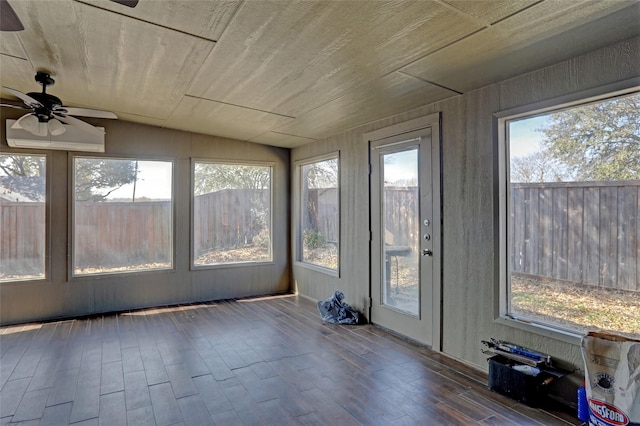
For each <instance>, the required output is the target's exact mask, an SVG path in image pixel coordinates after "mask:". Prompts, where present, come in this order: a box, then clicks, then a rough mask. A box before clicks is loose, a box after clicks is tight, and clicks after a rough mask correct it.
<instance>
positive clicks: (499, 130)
mask: <svg viewBox="0 0 640 426" xmlns="http://www.w3.org/2000/svg"><path fill="white" fill-rule="evenodd" d="M638 91H640V79H639V78H632V79H628V80H623V81H620V82H616V83H612V84H607V85H604V86H601V87H597V88H593V89H589V90H584V91H580V92H576V93H572V94H568V95H565V96H560V97H556V98H551V99H548V100H544V101H540V102H536V103H532V104H529V105H524V106H520V107H516V108H511V109H508V110H504V111H500V112H497V113H494V114H493V128H494V140H495V143H494V158H496V159H497V162H496V166H495V167H494V193H496V194H498V197H494V212H495V215H494V217H495V224H496V227H495V230H496V233H495V239H494V241H495V253H496V254H497V257H498V258H497V259H496V262H495V263H494V265H495V277H496V283H497V284H496V286H495V292H494V295H495V298H494V301H495V303H494V322H496V323H498V324H502V325H506V326H508V327H513V328H516V329H520V330H523V331H528V332H531V333H534V334H538V335H542V336H545V337H550V338H553V339H555V340H559V341H562V342H567V343H571V344H576V345H577V344H580V341H581V338H582V336H583V335H584V333H583V332H580V331H578V330H572V329H568V328H563V327H562V326H560V325H557V324H556V325H554V324H552V323H542V322H534V321H531V320H528V319H526V318H518V317H516V316H511V315H510V314H509V309H510V301H511V286H510V276H511V266H510V261H509V258H510V250H511V248H510V247H509V234H508V230H509V224H510V221H511V220H510V215H509V205H510V201H511V197H510V191H509V187H510V160H511V157H510V156H509V138H508V136H509V135H508V132H509V130H508V123H509V121H513V120H516V119H523V118H533V117H536V116H541V115H546V114H549V113H551V112H556V111H562V110H567V109H571V108H574V107H578V106H580V105H585V104H589V103H593V102H598V101H603V100H606V99H611V98H615V97H618V96H624V95H628V94H631V93H634V92H638Z"/></svg>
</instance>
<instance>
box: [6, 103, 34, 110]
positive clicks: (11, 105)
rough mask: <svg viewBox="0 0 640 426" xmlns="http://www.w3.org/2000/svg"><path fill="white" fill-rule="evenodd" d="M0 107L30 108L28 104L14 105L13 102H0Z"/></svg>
mask: <svg viewBox="0 0 640 426" xmlns="http://www.w3.org/2000/svg"><path fill="white" fill-rule="evenodd" d="M0 107H7V108H15V109H31V107H28V106H24V105H15V104H0Z"/></svg>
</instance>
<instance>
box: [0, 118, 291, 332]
mask: <svg viewBox="0 0 640 426" xmlns="http://www.w3.org/2000/svg"><path fill="white" fill-rule="evenodd" d="M0 113H1V118H2V120H0V121H1V128H2V129H1V131H0V140H1V141H0V151H1V152H3V153H4V152H22V153H28V152H36V151H31V150H17V149H13V148H9V147H8V146H7V144H6V138H5V135H4V130H5V119H6V118H17V117H18V116H20V115H21V113H20V111H17V110H11V109H8V108H2V109H0ZM87 121H91V122H92V123H93V124H96V125H100V126H103V127H105V128H106V153H105V154H96V155H105V156H111V157H118V158H143V159H166V160H170V161H173V162H174V169H173V172H174V176H173V178H174V191H173V193H174V203H173V207H172V208H173V212H174V213H173V226H174V234H173V235H174V238H173V244H174V250H173V252H174V265H175V268H174V269H173V270H170V271H157V272H138V273H128V274H111V275H103V276H87V277H75V278H74V277H71V276H70V274H69V269H68V268H69V267H70V266H69V262H68V256H70V255H71V253H70V251H69V247H70V244H71V243H70V241H71V230H70V228H69V227H70V220H69V215H70V213H71V212H70V204H69V200H68V194H69V185H70V172H69V167H70V164H71V161H70V159H71V156H72V155H73V153H68V152H65V151H38V152H41V153H46V154H47V159H48V163H47V170H48V171H49V174H48V179H49V184H50V187H49V193H48V199H49V204H48V207H47V212H48V216H49V220H50V223H51V226H50V229H49V234H50V235H49V247H50V249H49V259H48V265H49V269H48V279H47V280H44V281H33V282H8V283H2V284H0V324H10V323H18V322H24V321H36V320H44V319H51V318H61V317H71V316H79V315H87V314H95V313H102V312H109V311H121V310H127V309H132V308H139V307H147V306H158V305H166V304H176V303H184V302H193V301H205V300H217V299H226V298H234V297H243V296H249V295H259V294H268V293H277V292H284V291H287V290H289V288H290V282H291V280H290V277H291V269H290V260H289V259H290V256H289V204H290V203H289V190H288V188H289V180H290V179H289V162H290V161H289V157H290V152H289V150H288V149H284V148H275V147H269V146H265V145H257V144H252V143H248V142H242V141H237V140H230V139H225V138H218V137H212V136H205V135H200V134H196V133H189V132H182V131H177V130H167V129H161V128H157V127H153V126H147V125H142V124H133V123H128V122H125V121H111V120H87ZM193 158H196V159H214V160H226V159H228V160H236V161H237V160H241V161H252V160H253V161H257V162H260V163H265V162H267V163H273V164H274V169H273V170H274V172H273V173H274V176H273V205H272V209H273V234H272V237H273V253H274V261H273V263H269V264H257V265H251V266H243V267H238V266H237V265H234V266H232V267H216V268H211V269H198V270H191V268H190V263H191V260H190V252H191V203H192V197H191V161H192V159H193Z"/></svg>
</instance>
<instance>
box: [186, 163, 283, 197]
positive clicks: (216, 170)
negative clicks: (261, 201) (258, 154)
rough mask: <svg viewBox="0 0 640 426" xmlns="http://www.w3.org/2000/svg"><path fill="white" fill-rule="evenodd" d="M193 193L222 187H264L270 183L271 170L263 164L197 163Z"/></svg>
mask: <svg viewBox="0 0 640 426" xmlns="http://www.w3.org/2000/svg"><path fill="white" fill-rule="evenodd" d="M195 175H196V179H195V182H194V184H195V191H194V192H195V195H202V194H208V193H211V192H216V191H222V190H224V189H266V188H269V185H270V183H271V170H270V168H269V167H265V166H253V165H246V166H245V165H238V164H215V163H197V164H196V167H195Z"/></svg>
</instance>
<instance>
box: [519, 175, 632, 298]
mask: <svg viewBox="0 0 640 426" xmlns="http://www.w3.org/2000/svg"><path fill="white" fill-rule="evenodd" d="M511 189H512V191H511V200H510V202H511V209H510V210H511V223H510V227H509V231H508V232H509V238H510V239H511V247H512V253H511V256H512V257H511V267H512V270H513V271H514V272H518V273H525V274H531V275H538V276H544V277H550V278H556V279H561V280H569V281H573V282H577V283H583V284H589V285H594V286H601V287H607V288H616V289H622V290H631V291H640V242H639V240H640V220H639V211H640V182H637V181H632V182H612V183H603V184H599V183H593V182H588V183H574V182H571V183H547V184H524V183H522V184H511Z"/></svg>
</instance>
